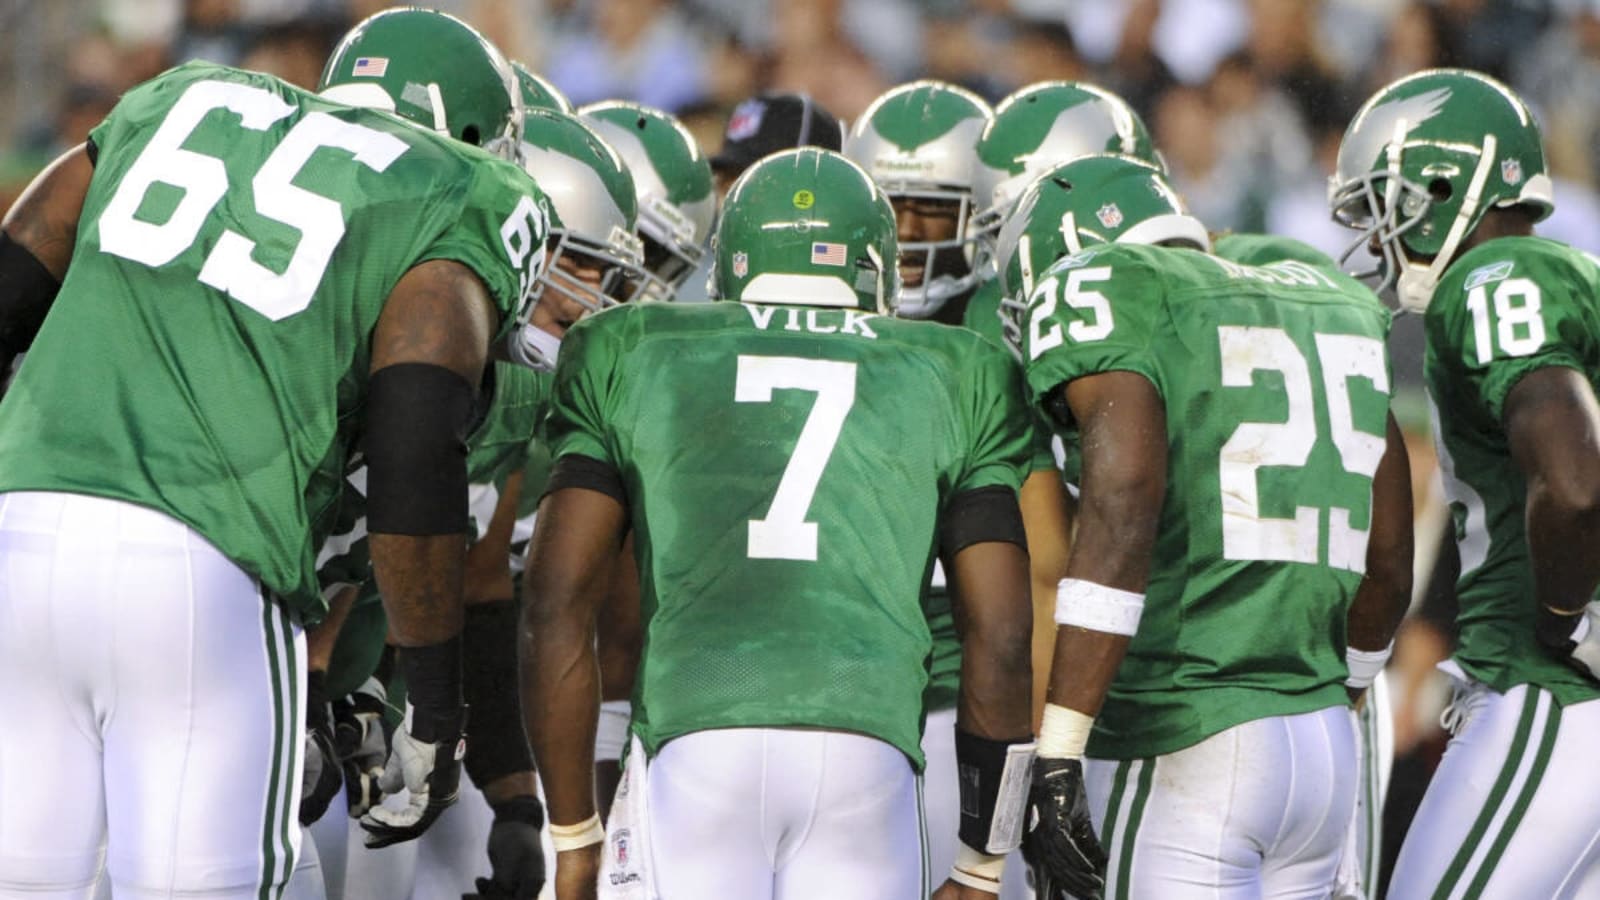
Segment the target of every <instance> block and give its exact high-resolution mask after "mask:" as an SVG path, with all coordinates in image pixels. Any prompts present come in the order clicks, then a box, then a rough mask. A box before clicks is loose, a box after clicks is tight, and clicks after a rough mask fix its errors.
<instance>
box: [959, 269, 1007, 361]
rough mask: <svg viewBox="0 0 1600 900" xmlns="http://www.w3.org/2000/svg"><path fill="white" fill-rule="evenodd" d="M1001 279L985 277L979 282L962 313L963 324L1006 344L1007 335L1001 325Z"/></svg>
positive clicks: (1001, 343) (997, 342)
mask: <svg viewBox="0 0 1600 900" xmlns="http://www.w3.org/2000/svg"><path fill="white" fill-rule="evenodd" d="M1001 293H1002V291H1001V290H1000V279H998V278H985V279H984V280H983V281H981V282H979V283H978V287H977V289H976V290H974V291H973V292H972V297H971V299H969V300H968V301H967V310H966V312H965V313H963V314H962V317H961V324H962V325H964V326H966V327H967V328H971V329H972V330H973V331H976V332H977V333H979V334H981V335H983V336H984V337H986V338H988V339H989V340H991V341H994V342H995V343H996V344H1000V345H1001V346H1005V336H1004V334H1003V333H1002V330H1001V327H1000V295H1001Z"/></svg>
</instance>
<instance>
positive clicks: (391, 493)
mask: <svg viewBox="0 0 1600 900" xmlns="http://www.w3.org/2000/svg"><path fill="white" fill-rule="evenodd" d="M474 396H475V392H474V390H473V387H472V385H470V384H468V383H467V380H466V379H465V378H462V377H461V376H460V375H457V374H456V373H455V372H452V371H450V370H449V369H446V368H445V367H443V366H436V365H432V364H429V363H396V364H395V365H392V366H384V367H383V368H381V369H379V370H378V371H376V372H374V373H373V374H372V377H371V378H370V379H368V382H367V431H366V438H365V441H364V443H363V447H362V449H363V451H364V452H365V454H366V457H367V530H368V531H370V532H373V533H376V534H408V535H416V536H427V535H440V534H464V533H466V531H467V443H466V433H467V428H468V427H469V426H470V425H471V423H472V420H473V415H474V412H475V410H474V405H473V404H474Z"/></svg>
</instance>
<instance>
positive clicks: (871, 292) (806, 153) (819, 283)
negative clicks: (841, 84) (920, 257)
mask: <svg viewBox="0 0 1600 900" xmlns="http://www.w3.org/2000/svg"><path fill="white" fill-rule="evenodd" d="M712 246H713V248H714V250H713V253H714V256H713V259H712V267H711V296H712V298H713V299H720V300H737V301H739V302H741V303H779V304H786V305H792V306H832V307H844V308H851V309H864V310H868V311H871V312H876V313H886V314H887V313H892V312H894V299H895V294H896V293H897V292H898V291H899V289H900V270H899V268H898V267H897V266H896V265H895V260H896V259H898V258H899V256H898V254H899V247H898V241H897V240H896V233H895V224H894V209H893V208H891V207H890V206H889V198H887V197H885V196H884V195H883V191H882V190H880V189H879V188H878V185H877V184H876V183H875V182H874V181H873V180H872V176H870V175H868V174H867V173H866V172H864V171H862V169H861V167H859V166H857V165H856V164H855V163H853V162H851V161H850V160H848V159H846V158H845V157H843V156H841V155H840V154H838V153H834V152H833V151H831V150H823V149H821V148H820V147H798V148H795V149H793V150H785V151H782V152H780V153H774V154H772V155H771V156H768V157H766V158H764V159H762V160H761V161H759V162H757V163H756V164H755V165H753V166H751V167H750V168H749V169H747V170H746V171H745V173H744V174H743V175H741V176H739V180H738V181H735V182H734V183H733V187H732V188H731V189H730V190H729V191H728V196H727V198H726V199H725V200H724V201H723V205H722V221H721V222H719V223H718V225H717V237H716V240H715V242H714V243H713V245H712Z"/></svg>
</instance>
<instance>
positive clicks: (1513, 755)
mask: <svg viewBox="0 0 1600 900" xmlns="http://www.w3.org/2000/svg"><path fill="white" fill-rule="evenodd" d="M1537 698H1538V692H1537V691H1534V690H1532V689H1529V691H1528V693H1527V696H1526V697H1524V698H1523V701H1522V713H1521V715H1520V716H1519V717H1518V719H1517V730H1516V732H1515V735H1514V736H1513V737H1512V739H1511V749H1510V750H1509V751H1508V752H1507V753H1506V761H1505V764H1504V765H1502V766H1501V767H1500V775H1499V777H1497V778H1495V781H1494V787H1493V788H1491V789H1490V790H1489V796H1488V797H1487V798H1486V799H1485V800H1484V803H1483V809H1482V810H1481V811H1479V813H1478V818H1477V819H1476V820H1474V821H1473V823H1472V830H1471V831H1469V832H1467V838H1466V840H1464V841H1462V842H1461V847H1460V849H1458V850H1456V855H1455V857H1454V858H1453V859H1451V860H1450V867H1449V868H1448V869H1446V870H1445V872H1444V877H1443V878H1441V879H1440V880H1439V886H1438V887H1437V888H1435V889H1434V891H1433V900H1447V898H1449V896H1450V894H1451V893H1452V892H1453V891H1454V890H1455V888H1456V882H1458V881H1460V880H1461V876H1462V875H1463V874H1464V873H1465V872H1466V869H1467V863H1468V862H1470V861H1471V860H1472V853H1473V851H1474V850H1476V849H1477V848H1478V845H1479V844H1480V843H1481V842H1482V841H1483V836H1484V833H1485V832H1487V831H1488V830H1489V823H1490V822H1492V821H1494V814H1495V812H1496V811H1497V810H1498V809H1499V808H1500V804H1501V803H1502V802H1504V800H1505V797H1506V792H1507V791H1509V790H1510V789H1511V781H1512V779H1513V778H1515V777H1516V774H1517V765H1518V763H1520V762H1521V761H1522V754H1523V752H1524V751H1525V750H1526V749H1527V746H1528V736H1529V734H1530V733H1531V732H1532V731H1533V714H1534V712H1535V710H1536V709H1537V704H1536V703H1535V700H1536V699H1537Z"/></svg>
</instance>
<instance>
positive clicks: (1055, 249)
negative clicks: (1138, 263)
mask: <svg viewBox="0 0 1600 900" xmlns="http://www.w3.org/2000/svg"><path fill="white" fill-rule="evenodd" d="M996 243H997V250H996V266H997V268H998V269H999V274H1000V280H1001V282H1000V284H1001V298H1002V299H1001V301H1000V305H1001V320H1002V321H1003V322H1005V333H1006V338H1007V341H1008V342H1011V341H1012V340H1013V339H1018V338H1020V337H1021V334H1022V332H1021V319H1020V315H1021V313H1022V312H1024V311H1025V310H1026V308H1027V301H1028V295H1029V294H1031V293H1033V287H1034V284H1035V283H1036V282H1037V281H1038V279H1039V278H1041V277H1042V276H1043V275H1044V272H1045V270H1046V269H1048V268H1050V266H1052V265H1054V264H1055V262H1056V260H1059V259H1061V258H1062V257H1066V256H1075V255H1077V254H1079V253H1082V252H1083V251H1084V250H1085V249H1086V248H1089V247H1093V246H1095V245H1098V244H1110V243H1124V244H1164V243H1179V244H1187V245H1190V246H1193V247H1196V248H1198V249H1201V250H1210V249H1211V238H1210V236H1209V235H1208V234H1207V233H1206V228H1205V226H1204V225H1202V224H1201V223H1200V221H1199V220H1198V219H1196V218H1195V217H1194V216H1192V215H1190V214H1189V210H1188V207H1187V206H1186V205H1185V204H1184V202H1183V198H1182V197H1180V196H1179V195H1178V192H1177V191H1175V190H1173V188H1172V185H1171V184H1170V183H1168V181H1167V178H1166V175H1165V174H1164V173H1163V172H1162V171H1161V170H1160V169H1158V168H1156V167H1155V166H1152V165H1150V164H1149V163H1147V162H1145V161H1143V160H1140V159H1135V158H1133V157H1129V156H1119V155H1115V154H1097V155H1094V156H1085V157H1083V158H1081V159H1077V160H1073V161H1072V162H1069V163H1065V164H1063V165H1059V166H1057V167H1055V168H1053V169H1050V170H1048V171H1046V172H1045V173H1044V174H1042V175H1040V176H1039V177H1038V178H1037V179H1036V180H1035V181H1034V182H1033V183H1032V184H1031V185H1029V186H1028V189H1027V190H1026V191H1024V192H1023V193H1022V196H1021V197H1020V198H1018V199H1017V203H1016V209H1015V211H1013V212H1012V214H1011V216H1010V218H1008V219H1007V220H1006V223H1005V227H1004V228H1003V229H1001V231H1000V237H999V239H998V241H997V242H996Z"/></svg>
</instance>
